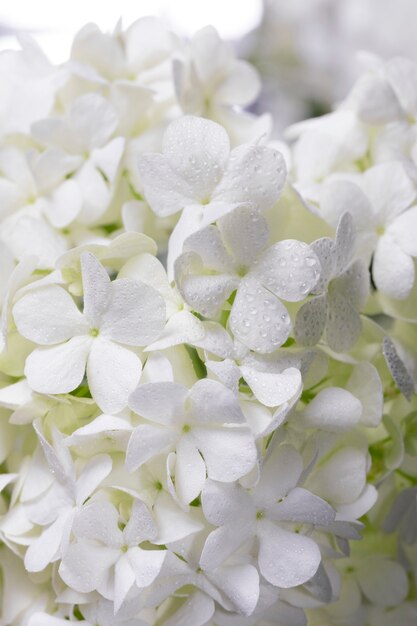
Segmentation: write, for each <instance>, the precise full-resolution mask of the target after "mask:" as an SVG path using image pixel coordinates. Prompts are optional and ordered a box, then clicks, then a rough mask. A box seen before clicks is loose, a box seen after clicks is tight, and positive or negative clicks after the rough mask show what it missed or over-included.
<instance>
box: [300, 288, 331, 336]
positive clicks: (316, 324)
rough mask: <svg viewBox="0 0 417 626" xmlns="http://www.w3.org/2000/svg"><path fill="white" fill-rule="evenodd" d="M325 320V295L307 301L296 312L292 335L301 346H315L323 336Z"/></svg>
mask: <svg viewBox="0 0 417 626" xmlns="http://www.w3.org/2000/svg"><path fill="white" fill-rule="evenodd" d="M326 320H327V298H326V296H325V295H323V296H317V297H315V298H312V299H311V300H308V302H306V303H305V304H303V306H302V307H301V308H300V309H299V310H298V312H297V317H296V318H295V324H294V335H295V338H296V340H297V341H298V343H301V344H302V345H303V346H315V345H316V343H318V342H319V341H320V339H321V337H322V335H323V332H324V328H325V326H326Z"/></svg>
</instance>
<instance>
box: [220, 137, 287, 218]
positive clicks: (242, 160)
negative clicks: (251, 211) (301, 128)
mask: <svg viewBox="0 0 417 626" xmlns="http://www.w3.org/2000/svg"><path fill="white" fill-rule="evenodd" d="M286 176H287V171H286V167H285V161H284V159H283V157H282V155H281V153H280V152H278V151H277V150H274V149H272V148H269V147H267V146H261V145H257V144H244V145H241V146H238V147H237V148H235V149H234V150H233V151H232V152H231V154H230V159H229V162H228V164H227V169H226V171H225V173H224V176H223V178H222V180H221V181H220V184H219V185H218V187H217V189H216V192H215V199H216V200H219V201H222V202H251V203H253V204H254V205H255V206H256V207H257V208H259V209H260V210H261V211H262V210H264V209H269V208H270V207H271V206H272V205H273V204H274V202H275V201H276V200H277V199H278V197H279V195H280V193H281V191H282V189H283V187H284V183H285V179H286Z"/></svg>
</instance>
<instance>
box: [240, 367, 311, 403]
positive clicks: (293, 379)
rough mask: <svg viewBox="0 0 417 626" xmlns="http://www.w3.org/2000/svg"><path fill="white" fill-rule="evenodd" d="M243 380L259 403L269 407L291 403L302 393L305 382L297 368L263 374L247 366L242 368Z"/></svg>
mask: <svg viewBox="0 0 417 626" xmlns="http://www.w3.org/2000/svg"><path fill="white" fill-rule="evenodd" d="M240 371H241V373H242V376H243V378H244V379H245V380H246V382H247V383H248V385H249V387H250V388H251V389H252V391H253V394H254V396H255V398H257V400H259V402H261V403H262V404H264V405H265V406H268V407H275V406H279V405H280V404H284V402H289V401H290V400H292V399H293V398H294V397H295V396H296V395H297V394H299V393H300V392H301V389H302V385H303V381H302V378H301V373H300V371H299V370H298V369H296V368H295V367H289V368H287V369H285V370H283V371H282V372H280V373H279V374H278V373H273V372H261V371H258V370H256V369H253V368H251V367H248V366H246V365H241V366H240Z"/></svg>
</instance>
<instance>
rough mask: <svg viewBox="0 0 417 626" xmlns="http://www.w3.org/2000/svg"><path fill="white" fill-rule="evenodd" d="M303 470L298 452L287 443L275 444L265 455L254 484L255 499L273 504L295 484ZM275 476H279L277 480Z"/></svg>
mask: <svg viewBox="0 0 417 626" xmlns="http://www.w3.org/2000/svg"><path fill="white" fill-rule="evenodd" d="M302 471H303V461H302V458H301V456H300V454H299V453H298V452H297V451H296V450H295V448H293V447H292V446H290V445H288V444H284V445H279V446H276V447H275V449H274V450H273V451H272V453H270V454H269V456H267V458H266V461H265V463H264V465H263V467H262V469H261V477H260V480H259V482H258V484H257V486H256V499H257V501H259V502H262V503H265V504H274V503H276V502H277V501H278V500H280V499H281V498H283V497H284V496H286V495H287V493H288V492H289V491H290V490H291V489H292V488H293V487H295V486H296V484H297V482H298V481H299V479H300V476H301V473H302ZM277 476H279V477H280V479H279V480H277Z"/></svg>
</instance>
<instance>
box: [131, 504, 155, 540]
mask: <svg viewBox="0 0 417 626" xmlns="http://www.w3.org/2000/svg"><path fill="white" fill-rule="evenodd" d="M156 535H157V528H156V525H155V522H154V519H153V516H152V515H151V513H150V511H149V509H148V507H147V506H146V504H145V503H144V502H142V501H141V500H138V499H135V500H134V502H133V506H132V510H131V513H130V519H129V521H128V523H127V524H126V527H125V529H124V531H123V540H124V542H125V544H127V545H129V546H133V545H135V544H138V543H140V542H141V541H143V540H144V539H147V540H150V541H152V540H153V539H155V537H156Z"/></svg>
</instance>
